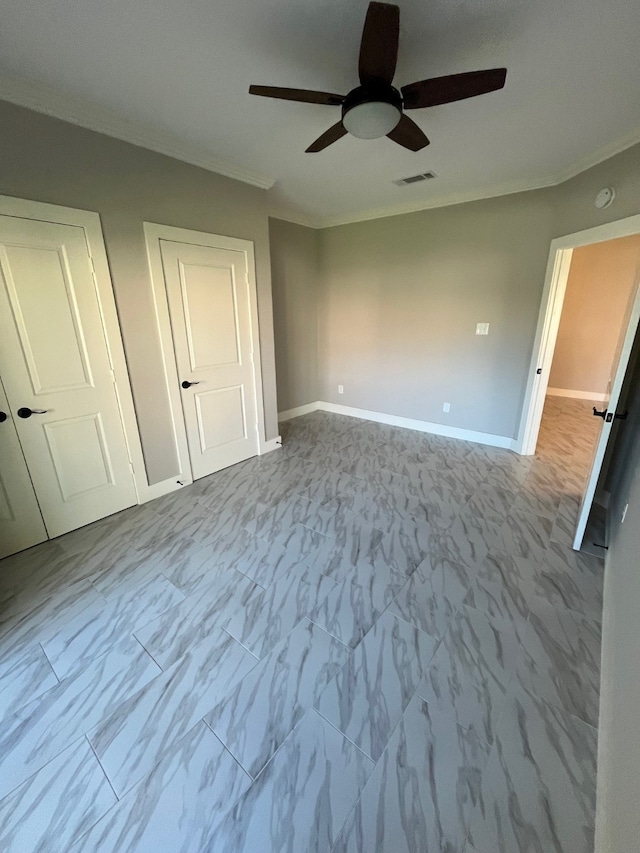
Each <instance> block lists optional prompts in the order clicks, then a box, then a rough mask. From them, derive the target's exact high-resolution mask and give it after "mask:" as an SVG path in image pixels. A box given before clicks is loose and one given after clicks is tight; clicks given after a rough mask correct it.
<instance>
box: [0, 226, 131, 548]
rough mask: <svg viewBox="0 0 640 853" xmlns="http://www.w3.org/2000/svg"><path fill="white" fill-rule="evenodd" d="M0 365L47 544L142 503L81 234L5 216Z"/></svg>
mask: <svg viewBox="0 0 640 853" xmlns="http://www.w3.org/2000/svg"><path fill="white" fill-rule="evenodd" d="M0 359H1V363H2V366H3V367H2V371H3V381H4V386H5V391H6V394H7V397H8V400H9V405H10V407H11V415H12V417H13V419H14V423H15V426H16V429H17V431H18V436H19V439H20V444H21V445H22V450H23V452H24V456H25V459H26V462H27V466H28V469H29V473H30V476H31V480H32V482H33V486H34V489H35V493H36V497H37V499H38V503H39V505H40V510H41V512H42V516H43V518H44V522H45V525H46V528H47V531H48V533H49V536H58V535H60V534H61V533H66V532H67V531H69V530H73V529H74V528H76V527H80V526H82V525H84V524H88V523H89V522H91V521H95V520H96V519H98V518H102V517H104V516H105V515H110V514H111V513H114V512H117V511H119V510H121V509H124V508H125V507H128V506H131V505H132V504H135V503H137V496H136V491H135V485H134V480H133V473H132V469H131V465H130V462H129V456H128V451H127V446H126V441H125V435H124V429H123V425H122V421H121V415H120V409H119V406H118V400H117V395H116V387H115V378H114V374H113V371H112V369H111V364H110V359H109V353H108V349H107V343H106V338H105V333H104V328H103V324H102V314H101V308H100V301H99V297H98V293H97V290H96V286H95V281H94V276H93V268H92V263H91V258H90V255H89V251H88V247H87V242H86V238H85V233H84V230H83V229H82V228H80V227H78V226H74V225H62V224H58V223H53V222H42V221H37V220H32V219H22V218H19V217H13V216H0Z"/></svg>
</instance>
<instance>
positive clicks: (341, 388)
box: [338, 385, 344, 394]
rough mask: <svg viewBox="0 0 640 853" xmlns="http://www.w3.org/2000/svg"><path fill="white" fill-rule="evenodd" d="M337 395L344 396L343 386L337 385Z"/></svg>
mask: <svg viewBox="0 0 640 853" xmlns="http://www.w3.org/2000/svg"><path fill="white" fill-rule="evenodd" d="M338 394H344V385H338Z"/></svg>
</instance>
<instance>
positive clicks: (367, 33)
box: [249, 2, 507, 152]
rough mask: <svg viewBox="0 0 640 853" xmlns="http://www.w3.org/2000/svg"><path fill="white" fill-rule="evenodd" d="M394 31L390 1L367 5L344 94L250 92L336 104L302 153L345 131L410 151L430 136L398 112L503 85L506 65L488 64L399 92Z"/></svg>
mask: <svg viewBox="0 0 640 853" xmlns="http://www.w3.org/2000/svg"><path fill="white" fill-rule="evenodd" d="M399 33H400V9H399V7H398V6H393V5H391V4H390V3H375V2H374V3H369V8H368V10H367V17H366V19H365V22H364V30H363V32H362V41H361V43H360V59H359V62H358V74H359V77H360V85H359V86H357V87H356V88H355V89H352V90H351V91H350V92H349V94H348V95H335V94H333V93H331V92H315V91H313V90H310V89H286V88H280V87H278V86H250V87H249V93H250V94H251V95H262V96H263V97H266V98H282V99H284V100H286V101H302V102H303V103H306V104H325V105H327V106H335V107H338V106H341V107H342V118H341V120H340V121H339V122H336V124H334V125H333V126H332V127H330V128H329V130H327V131H325V132H324V133H323V134H322V136H320V137H318V139H316V141H315V142H312V143H311V145H310V146H309V147H308V148H307V149H306V150H307V151H310V152H315V151H322V150H323V149H324V148H327V147H328V146H329V145H331V144H332V143H334V142H337V141H338V139H341V138H342V137H343V136H345V134H347V133H351V134H352V135H353V136H357V137H358V138H360V139H377V138H378V137H381V136H388V137H389V139H391V140H393V141H394V142H397V143H398V145H402V146H403V147H404V148H408V149H409V150H410V151H420V150H421V149H422V148H424V147H425V146H427V145H428V144H429V140H428V139H427V137H426V136H425V134H424V133H423V132H422V130H421V129H420V128H419V127H418V125H417V124H416V123H415V122H414V121H412V120H411V119H410V118H409V116H407V115H406V114H405V113H404V112H403V110H419V109H423V108H424V107H435V106H437V105H438V104H449V103H451V102H452V101H460V100H462V99H464V98H474V97H475V96H476V95H483V94H485V92H494V91H495V90H496V89H502V87H503V86H504V81H505V78H506V76H507V69H506V68H492V69H490V70H488V71H468V72H467V73H465V74H449V75H448V76H446V77H433V78H431V79H430V80H420V81H419V82H417V83H409V84H408V85H407V86H402V87H401V88H400V91H398V90H397V89H395V88H394V87H393V86H392V83H393V75H394V74H395V70H396V61H397V58H398V37H399Z"/></svg>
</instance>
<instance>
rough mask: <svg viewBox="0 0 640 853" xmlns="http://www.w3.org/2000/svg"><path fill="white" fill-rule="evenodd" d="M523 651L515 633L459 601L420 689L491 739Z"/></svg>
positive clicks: (487, 740) (455, 717)
mask: <svg viewBox="0 0 640 853" xmlns="http://www.w3.org/2000/svg"><path fill="white" fill-rule="evenodd" d="M520 656H521V650H520V647H519V643H518V639H517V637H516V635H515V634H514V633H513V632H511V631H501V630H499V629H498V628H497V627H496V626H495V625H493V624H492V623H491V622H490V621H489V619H487V617H486V616H485V615H484V614H482V613H479V612H478V611H475V610H473V609H472V608H468V607H464V606H463V607H462V608H461V609H460V610H459V611H458V613H457V614H456V615H455V617H454V619H453V621H452V624H451V626H450V627H449V630H448V631H447V633H446V634H445V635H444V637H443V639H442V642H441V643H440V645H439V646H438V649H437V651H436V653H435V655H434V656H433V659H432V661H431V664H430V666H429V669H428V672H427V674H426V675H425V677H424V678H423V679H422V681H421V683H420V685H419V686H418V694H419V695H420V696H421V697H422V698H423V699H426V701H427V702H429V703H431V704H433V705H434V706H435V707H436V708H438V709H439V710H440V711H442V713H443V714H446V715H448V716H450V717H451V718H452V719H454V720H456V721H457V722H458V723H459V724H460V725H461V726H463V727H464V728H465V729H469V730H471V731H473V732H474V733H475V734H476V735H477V736H478V737H479V738H481V739H482V740H484V741H486V742H487V743H492V742H493V738H494V735H495V728H496V723H497V721H498V719H499V716H500V713H501V711H502V707H503V704H504V699H505V696H506V693H507V690H508V687H509V684H510V683H511V680H512V678H513V673H514V671H515V667H516V666H517V664H518V662H519V660H520Z"/></svg>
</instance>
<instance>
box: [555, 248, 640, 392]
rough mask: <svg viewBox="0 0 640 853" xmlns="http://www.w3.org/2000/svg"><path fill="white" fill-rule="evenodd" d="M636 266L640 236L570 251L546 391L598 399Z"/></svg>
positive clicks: (606, 387)
mask: <svg viewBox="0 0 640 853" xmlns="http://www.w3.org/2000/svg"><path fill="white" fill-rule="evenodd" d="M639 267H640V235H633V236H631V237H622V238H620V239H618V240H607V241H606V242H603V243H594V244H592V245H590V246H580V247H579V248H577V249H574V252H573V257H572V260H571V269H570V271H569V279H568V281H567V290H566V295H565V299H564V305H563V308H562V317H561V319H560V327H559V329H558V338H557V342H556V348H555V351H554V356H553V363H552V366H551V374H550V377H549V389H548V393H550V394H555V395H558V396H567V397H578V396H582V397H584V398H587V399H594V400H597V399H601V398H603V397H604V395H605V394H606V393H607V391H608V390H609V380H610V379H611V368H612V365H613V360H614V358H615V353H616V347H617V345H618V340H619V336H620V330H621V326H622V323H623V320H624V316H625V312H626V309H627V306H628V304H629V298H630V296H631V293H632V290H633V289H634V285H635V283H636V281H637V276H638V269H639Z"/></svg>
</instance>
